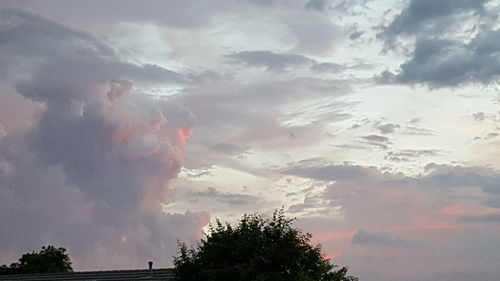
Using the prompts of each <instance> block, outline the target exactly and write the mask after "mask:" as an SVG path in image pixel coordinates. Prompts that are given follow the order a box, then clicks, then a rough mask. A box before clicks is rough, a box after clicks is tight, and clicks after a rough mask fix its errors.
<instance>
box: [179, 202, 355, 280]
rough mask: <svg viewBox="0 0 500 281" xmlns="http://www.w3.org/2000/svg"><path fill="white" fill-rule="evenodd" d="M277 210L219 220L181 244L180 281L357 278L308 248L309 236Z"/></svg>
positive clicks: (319, 250)
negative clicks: (197, 238) (192, 243)
mask: <svg viewBox="0 0 500 281" xmlns="http://www.w3.org/2000/svg"><path fill="white" fill-rule="evenodd" d="M292 222H293V219H290V218H287V217H286V216H285V215H284V211H283V210H282V209H281V210H277V211H275V212H274V214H273V216H272V217H271V218H264V217H263V216H262V215H259V214H250V215H248V214H247V215H244V216H243V217H242V218H241V219H240V221H239V223H238V224H237V225H236V226H232V225H230V224H228V223H226V224H223V223H221V222H220V221H219V220H217V221H216V223H215V225H213V224H211V225H210V227H209V233H208V234H207V235H206V238H205V239H202V240H201V241H200V242H199V243H198V245H197V247H190V248H188V247H187V246H186V244H184V243H180V248H179V254H178V256H177V257H175V258H174V264H175V269H174V270H175V273H176V278H177V280H179V281H199V280H205V281H226V280H227V281H234V280H240V281H357V280H358V278H356V277H353V276H348V275H347V268H346V267H342V268H340V269H338V266H336V265H333V264H331V263H330V261H329V260H328V259H327V258H326V257H325V256H324V255H323V254H321V248H320V246H319V245H318V246H311V245H310V243H309V242H310V239H311V234H309V233H305V234H304V233H303V232H302V231H301V230H300V229H297V228H294V227H293V226H292Z"/></svg>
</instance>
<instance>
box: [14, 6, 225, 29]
mask: <svg viewBox="0 0 500 281" xmlns="http://www.w3.org/2000/svg"><path fill="white" fill-rule="evenodd" d="M16 2H17V3H16ZM16 2H14V3H10V5H9V3H7V6H10V7H12V8H18V9H26V10H28V11H30V12H33V13H37V14H42V15H43V16H45V17H48V18H51V19H54V20H56V21H60V20H65V21H68V20H69V21H70V22H78V23H79V24H87V25H93V24H95V23H100V24H104V25H105V24H115V23H117V22H140V23H151V22H153V23H155V24H158V25H163V26H171V27H177V28H196V27H199V26H203V25H204V24H207V23H208V22H210V20H211V18H212V16H213V15H215V14H217V13H219V12H220V7H219V6H218V5H216V4H217V3H214V1H203V2H199V1H194V0H170V1H163V0H150V1H148V5H144V3H139V2H135V1H121V0H109V1H104V2H103V1H99V0H89V1H78V2H75V3H69V2H67V1H64V0H48V1H43V2H39V1H22V0H21V1H16ZM221 2H222V4H231V3H230V2H227V1H221ZM95 7H99V9H96V8H95Z"/></svg>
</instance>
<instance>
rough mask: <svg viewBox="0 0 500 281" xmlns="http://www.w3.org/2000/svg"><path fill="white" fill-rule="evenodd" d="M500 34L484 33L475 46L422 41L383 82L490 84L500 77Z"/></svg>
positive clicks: (443, 41)
mask: <svg viewBox="0 0 500 281" xmlns="http://www.w3.org/2000/svg"><path fill="white" fill-rule="evenodd" d="M499 35H500V32H499V31H489V30H486V31H482V32H480V33H479V34H478V35H477V36H476V37H475V38H474V39H473V40H472V41H471V42H469V43H462V42H458V41H453V40H445V39H425V38H418V39H417V42H416V45H415V50H414V52H413V54H412V57H411V58H410V59H409V60H408V61H407V62H405V63H403V64H402V65H401V66H400V67H401V69H400V71H399V72H396V73H391V72H384V73H383V74H382V75H381V76H379V78H378V79H379V81H382V82H385V83H402V84H406V83H408V84H415V83H416V84H419V83H426V84H429V85H430V86H433V87H443V86H458V85H461V84H464V83H473V82H480V83H488V82H489V81H492V80H494V79H496V77H498V75H500V60H499V59H498V58H497V57H496V55H495V54H496V52H498V50H500V41H499V40H498V38H499Z"/></svg>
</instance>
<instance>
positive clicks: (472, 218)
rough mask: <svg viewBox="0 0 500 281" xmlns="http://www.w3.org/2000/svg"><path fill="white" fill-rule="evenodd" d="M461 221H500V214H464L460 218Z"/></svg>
mask: <svg viewBox="0 0 500 281" xmlns="http://www.w3.org/2000/svg"><path fill="white" fill-rule="evenodd" d="M460 221H463V222H473V223H500V214H489V215H480V216H464V217H461V218H460Z"/></svg>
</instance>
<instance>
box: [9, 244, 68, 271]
mask: <svg viewBox="0 0 500 281" xmlns="http://www.w3.org/2000/svg"><path fill="white" fill-rule="evenodd" d="M70 271H73V268H72V267H71V259H70V257H69V256H68V254H67V253H66V249H65V248H63V247H59V248H56V247H54V246H52V245H49V246H44V247H42V249H41V251H40V252H39V253H35V252H34V251H33V252H31V253H26V254H24V255H22V256H21V258H20V259H19V261H18V262H17V263H12V264H11V265H10V266H7V265H2V266H0V274H27V273H56V272H70Z"/></svg>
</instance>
